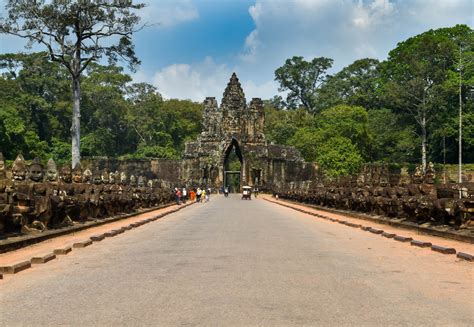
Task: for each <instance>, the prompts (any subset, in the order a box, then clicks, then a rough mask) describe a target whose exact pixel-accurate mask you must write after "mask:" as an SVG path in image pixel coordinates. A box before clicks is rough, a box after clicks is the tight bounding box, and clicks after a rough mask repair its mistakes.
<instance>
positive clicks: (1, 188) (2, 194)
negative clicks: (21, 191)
mask: <svg viewBox="0 0 474 327" xmlns="http://www.w3.org/2000/svg"><path fill="white" fill-rule="evenodd" d="M10 194H11V183H10V182H9V181H8V180H7V172H6V165H5V160H4V158H3V154H2V153H1V152H0V237H2V235H4V234H5V232H6V229H5V225H6V221H7V220H11V203H10V200H11V199H10Z"/></svg>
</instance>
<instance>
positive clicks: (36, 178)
mask: <svg viewBox="0 0 474 327" xmlns="http://www.w3.org/2000/svg"><path fill="white" fill-rule="evenodd" d="M43 177H44V172H43V165H42V164H41V162H40V160H39V158H34V159H33V162H32V163H31V165H30V179H31V180H32V181H33V182H42V181H43Z"/></svg>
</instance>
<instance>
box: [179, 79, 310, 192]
mask: <svg viewBox="0 0 474 327" xmlns="http://www.w3.org/2000/svg"><path fill="white" fill-rule="evenodd" d="M264 125H265V112H264V107H263V101H262V100H261V99H260V98H253V99H252V101H250V103H249V104H248V105H247V102H246V99H245V95H244V91H243V90H242V87H241V85H240V82H239V80H238V78H237V75H236V74H235V73H234V74H232V76H231V78H230V81H229V83H228V84H227V87H226V89H225V91H224V95H223V98H222V102H221V105H220V107H219V106H218V103H217V101H216V99H215V98H214V97H208V98H206V100H205V101H204V111H203V120H202V126H203V130H202V133H201V135H200V136H199V137H198V139H197V140H196V141H193V142H188V143H186V147H185V151H184V155H183V166H182V169H181V171H182V175H181V179H182V180H183V181H185V182H186V184H187V185H189V186H196V185H206V186H209V187H211V188H214V189H218V188H220V187H222V186H224V184H225V174H226V170H225V165H226V161H227V160H228V158H229V155H230V153H231V151H235V152H236V154H237V156H238V157H239V160H240V162H241V170H240V186H243V185H250V186H255V187H259V188H261V189H267V190H270V189H273V188H274V187H279V186H283V184H284V183H286V182H290V181H292V180H295V179H299V178H301V177H302V178H305V179H306V178H308V179H311V178H312V177H314V175H315V174H316V171H317V169H316V166H315V165H314V164H310V163H305V162H304V161H303V159H302V157H301V155H300V153H299V152H298V151H297V150H296V149H295V148H293V147H290V146H283V145H274V144H269V142H267V141H266V139H265V134H264ZM296 172H298V173H296ZM300 172H303V175H305V176H300V175H301V174H300Z"/></svg>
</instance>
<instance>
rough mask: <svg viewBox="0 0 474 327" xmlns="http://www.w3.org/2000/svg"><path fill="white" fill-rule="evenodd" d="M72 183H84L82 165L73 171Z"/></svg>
mask: <svg viewBox="0 0 474 327" xmlns="http://www.w3.org/2000/svg"><path fill="white" fill-rule="evenodd" d="M72 182H73V183H82V167H81V166H80V165H76V167H74V169H73V171H72Z"/></svg>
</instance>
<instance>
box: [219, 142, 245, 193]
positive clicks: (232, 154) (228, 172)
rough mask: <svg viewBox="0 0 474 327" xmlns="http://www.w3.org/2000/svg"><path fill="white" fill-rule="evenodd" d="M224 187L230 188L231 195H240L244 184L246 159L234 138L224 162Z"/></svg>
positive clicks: (227, 148)
mask: <svg viewBox="0 0 474 327" xmlns="http://www.w3.org/2000/svg"><path fill="white" fill-rule="evenodd" d="M222 167H223V175H224V176H222V177H223V178H222V180H223V185H224V187H228V188H229V191H230V192H231V193H238V192H240V189H241V187H242V182H243V178H242V177H243V176H242V172H243V167H244V159H243V156H242V151H241V149H240V146H239V142H238V141H237V139H235V138H232V140H231V141H230V144H229V145H228V146H227V147H226V149H225V151H224V155H223V161H222Z"/></svg>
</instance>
